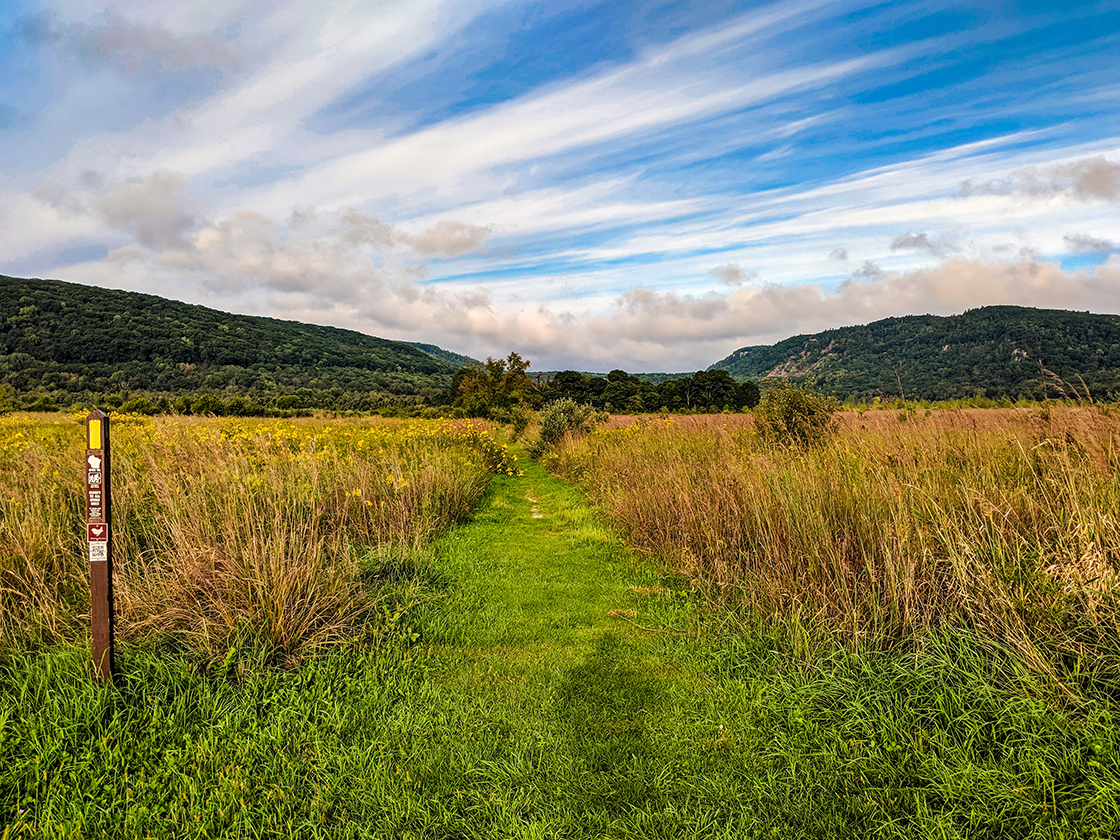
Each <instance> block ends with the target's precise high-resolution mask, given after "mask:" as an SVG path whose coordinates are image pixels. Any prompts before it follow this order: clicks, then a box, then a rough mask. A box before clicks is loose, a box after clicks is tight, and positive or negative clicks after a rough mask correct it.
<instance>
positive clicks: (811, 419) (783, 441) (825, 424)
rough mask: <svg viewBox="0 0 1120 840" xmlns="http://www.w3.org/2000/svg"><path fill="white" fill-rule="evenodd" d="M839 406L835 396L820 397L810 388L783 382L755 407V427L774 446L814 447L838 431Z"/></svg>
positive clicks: (821, 395) (820, 395)
mask: <svg viewBox="0 0 1120 840" xmlns="http://www.w3.org/2000/svg"><path fill="white" fill-rule="evenodd" d="M839 407H840V406H839V403H837V401H836V398H835V397H826V396H824V395H823V394H818V393H817V392H816V391H814V390H813V388H812V386H811V385H805V386H804V387H797V386H794V385H791V384H790V383H789V382H786V381H783V382H781V383H780V384H779V385H777V386H776V387H774V388H773V389H772V390H770V391H768V392H767V394H766V396H764V397H763V398H762V401H761V402H759V404H758V407H757V408H755V410H754V417H755V428H756V429H757V430H758V434H759V435H760V436H761V437H762V439H763V440H764V441H766V442H767V443H769V444H772V445H778V446H815V445H816V444H818V443H821V442H823V441H824V440H826V439H827V438H828V437H830V436H831V435H832V433H833V432H834V431H836V425H837V424H836V417H835V416H834V415H835V413H836V410H837V409H838V408H839Z"/></svg>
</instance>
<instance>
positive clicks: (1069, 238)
mask: <svg viewBox="0 0 1120 840" xmlns="http://www.w3.org/2000/svg"><path fill="white" fill-rule="evenodd" d="M1062 241H1063V242H1065V243H1066V246H1067V247H1068V248H1069V249H1070V250H1071V251H1076V252H1077V253H1095V254H1100V253H1107V252H1108V251H1112V250H1115V248H1116V246H1115V245H1114V244H1113V243H1112V241H1111V240H1108V239H1099V238H1097V237H1095V236H1089V235H1087V234H1084V233H1067V234H1066V235H1065V236H1063V237H1062Z"/></svg>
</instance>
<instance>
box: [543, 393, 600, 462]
mask: <svg viewBox="0 0 1120 840" xmlns="http://www.w3.org/2000/svg"><path fill="white" fill-rule="evenodd" d="M606 419H607V415H606V414H605V413H603V412H601V411H596V410H595V407H594V406H590V405H582V404H580V403H577V402H576V401H575V400H573V399H572V398H571V397H564V398H563V399H559V400H553V401H552V402H550V403H548V404H547V405H546V406H545V407H544V408H542V409H541V410H540V411H539V412H537V421H538V422H539V423H540V431H539V432H538V433H537V439H536V440H535V441H533V442H532V443H530V444H529V447H528V449H529V454H530V455H532V456H533V457H534V458H539V457H540V456H541V455H543V454H544V453H545V452H547V451H548V450H549V449H551V448H552V447H553V446H555V445H556V444H558V443H559V442H560V441H561V440H563V439H564V437H565V436H566V435H569V434H572V435H580V434H587V433H588V432H590V431H591V429H592V428H593V427H594V426H595V424H597V423H602V422H604V421H605V420H606Z"/></svg>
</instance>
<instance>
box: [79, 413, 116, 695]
mask: <svg viewBox="0 0 1120 840" xmlns="http://www.w3.org/2000/svg"><path fill="white" fill-rule="evenodd" d="M84 466H85V474H86V539H87V542H88V544H89V600H90V609H89V614H90V618H91V619H92V621H93V675H94V677H95V678H96V679H98V680H100V681H101V682H103V683H112V682H113V530H112V527H113V516H112V510H113V507H112V495H111V485H110V475H111V473H110V469H109V467H110V454H109V415H107V414H105V412H103V411H98V410H97V409H96V408H95V409H94V410H93V411H91V412H90V413H89V416H88V417H87V418H86V460H85V465H84Z"/></svg>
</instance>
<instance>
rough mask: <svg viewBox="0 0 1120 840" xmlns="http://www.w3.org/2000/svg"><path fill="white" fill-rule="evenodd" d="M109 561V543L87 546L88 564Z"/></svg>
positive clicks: (96, 543)
mask: <svg viewBox="0 0 1120 840" xmlns="http://www.w3.org/2000/svg"><path fill="white" fill-rule="evenodd" d="M108 559H109V543H107V542H91V543H90V544H89V562H91V563H94V562H96V561H98V560H108Z"/></svg>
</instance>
